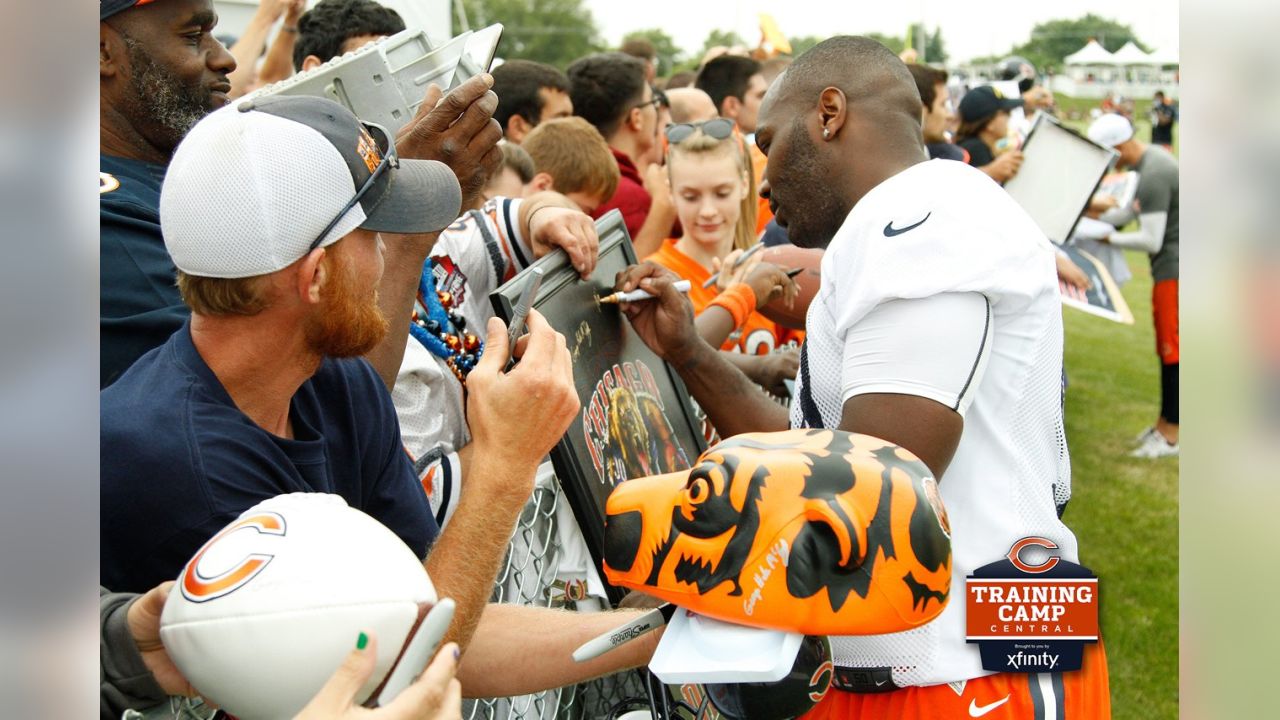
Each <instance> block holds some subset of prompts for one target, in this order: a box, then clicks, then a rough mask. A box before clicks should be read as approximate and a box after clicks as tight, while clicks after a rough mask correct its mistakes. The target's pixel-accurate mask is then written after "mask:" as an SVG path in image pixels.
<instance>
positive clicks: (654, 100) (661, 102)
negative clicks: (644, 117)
mask: <svg viewBox="0 0 1280 720" xmlns="http://www.w3.org/2000/svg"><path fill="white" fill-rule="evenodd" d="M666 99H667V98H666V96H665V95H654V96H653V97H651V98H649V99H648V100H645V101H644V102H642V103H638V104H636V105H632V106H631V107H632V109H641V110H643V109H644V108H647V107H649V106H650V105H652V106H654V107H655V108H658V107H664V106H665V105H666V104H667V103H666Z"/></svg>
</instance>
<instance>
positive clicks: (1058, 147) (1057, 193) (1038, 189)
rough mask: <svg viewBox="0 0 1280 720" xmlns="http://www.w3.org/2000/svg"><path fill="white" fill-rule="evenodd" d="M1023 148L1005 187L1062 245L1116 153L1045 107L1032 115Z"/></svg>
mask: <svg viewBox="0 0 1280 720" xmlns="http://www.w3.org/2000/svg"><path fill="white" fill-rule="evenodd" d="M1022 153H1023V160H1022V167H1021V168H1019V169H1018V174H1017V175H1014V176H1013V178H1011V179H1010V180H1009V182H1007V183H1005V184H1004V189H1005V190H1007V191H1008V192H1009V194H1010V195H1012V196H1013V199H1014V200H1016V201H1017V202H1018V204H1019V205H1021V206H1022V208H1023V209H1024V210H1026V211H1027V213H1028V214H1029V215H1031V217H1032V219H1034V220H1035V221H1036V224H1038V225H1039V226H1040V229H1041V230H1043V231H1044V234H1045V235H1047V236H1048V237H1049V239H1050V240H1052V241H1053V242H1054V243H1056V244H1058V245H1061V244H1062V243H1064V242H1066V241H1067V240H1068V239H1070V237H1071V233H1072V231H1073V230H1074V229H1075V227H1076V222H1077V221H1078V220H1079V219H1080V215H1081V214H1082V213H1084V210H1085V208H1086V207H1088V206H1089V198H1091V197H1092V196H1093V193H1094V191H1095V190H1097V189H1098V187H1099V184H1100V183H1101V182H1102V178H1103V177H1104V176H1105V175H1106V174H1107V171H1108V170H1110V169H1111V166H1112V165H1113V164H1114V163H1115V159H1116V158H1117V157H1119V155H1118V154H1117V153H1116V152H1115V151H1114V150H1111V149H1110V148H1105V147H1102V146H1101V145H1098V144H1097V143H1095V142H1093V141H1092V140H1090V139H1089V138H1087V137H1084V136H1083V135H1080V134H1079V133H1076V132H1074V131H1072V130H1069V129H1067V128H1065V127H1063V126H1062V125H1060V124H1058V121H1057V120H1054V119H1053V118H1051V117H1049V116H1048V115H1046V114H1045V113H1039V114H1037V115H1036V120H1035V124H1033V125H1032V126H1031V133H1030V134H1029V135H1028V136H1027V140H1026V142H1024V143H1023V145H1022Z"/></svg>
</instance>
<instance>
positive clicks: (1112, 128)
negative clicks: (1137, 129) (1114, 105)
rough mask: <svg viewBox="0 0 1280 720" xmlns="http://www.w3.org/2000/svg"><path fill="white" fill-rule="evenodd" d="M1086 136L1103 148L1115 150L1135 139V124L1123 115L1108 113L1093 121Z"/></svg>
mask: <svg viewBox="0 0 1280 720" xmlns="http://www.w3.org/2000/svg"><path fill="white" fill-rule="evenodd" d="M1086 135H1088V136H1089V139H1090V140H1092V141H1094V142H1096V143H1098V144H1099V145H1102V146H1103V147H1109V148H1113V147H1115V146H1117V145H1119V144H1121V143H1123V142H1127V141H1128V140H1129V139H1130V138H1132V137H1133V123H1130V122H1129V121H1128V119H1126V118H1125V117H1124V116H1123V115H1117V114H1115V113H1107V114H1105V115H1103V116H1102V117H1100V118H1098V119H1097V120H1094V121H1093V124H1091V125H1090V126H1089V130H1088V132H1087V133H1086Z"/></svg>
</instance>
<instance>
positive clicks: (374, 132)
mask: <svg viewBox="0 0 1280 720" xmlns="http://www.w3.org/2000/svg"><path fill="white" fill-rule="evenodd" d="M361 125H364V127H365V129H366V130H368V131H369V136H370V137H372V138H377V137H383V138H386V141H387V147H386V148H379V149H380V150H382V151H383V152H382V162H380V163H378V167H376V168H374V170H373V172H372V173H371V174H370V175H369V179H368V180H365V181H364V184H363V185H361V186H360V189H359V190H357V191H356V194H355V197H353V198H351V200H350V201H349V202H348V203H347V204H346V206H345V207H343V208H342V210H340V211H339V212H338V214H337V215H336V216H335V217H334V218H333V220H330V221H329V224H328V225H326V226H325V227H324V230H321V231H320V235H319V236H317V237H316V239H315V240H312V241H311V246H310V247H308V248H307V252H311V251H312V250H315V249H316V248H317V247H319V246H320V243H322V242H324V239H325V237H326V236H327V235H328V234H329V233H330V232H332V231H333V229H334V228H335V227H337V225H338V223H339V222H341V221H342V218H344V217H346V215H347V213H349V212H351V208H353V207H355V206H356V203H358V202H360V199H361V198H363V197H364V196H365V194H367V193H368V192H369V190H370V189H371V188H372V187H373V184H374V183H376V182H377V181H378V178H379V177H381V176H382V174H383V173H385V172H386V171H387V168H388V167H400V156H399V155H398V154H396V141H395V138H393V137H391V133H388V132H387V131H386V129H385V128H383V127H382V126H381V125H378V124H376V123H368V122H362V123H361ZM374 142H375V143H376V142H377V140H374Z"/></svg>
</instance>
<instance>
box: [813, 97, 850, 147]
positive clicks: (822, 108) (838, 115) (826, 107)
mask: <svg viewBox="0 0 1280 720" xmlns="http://www.w3.org/2000/svg"><path fill="white" fill-rule="evenodd" d="M847 111H848V100H847V98H845V96H844V91H843V90H841V89H840V88H836V87H829V88H826V89H824V90H823V91H822V94H821V95H819V96H818V121H819V122H820V123H821V126H820V128H819V130H820V131H827V132H826V134H824V137H826V136H827V134H829V135H830V137H833V138H834V137H836V136H837V135H839V134H840V128H842V127H844V122H845V118H846V117H847Z"/></svg>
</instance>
